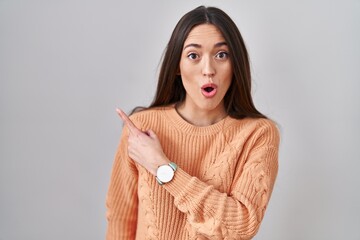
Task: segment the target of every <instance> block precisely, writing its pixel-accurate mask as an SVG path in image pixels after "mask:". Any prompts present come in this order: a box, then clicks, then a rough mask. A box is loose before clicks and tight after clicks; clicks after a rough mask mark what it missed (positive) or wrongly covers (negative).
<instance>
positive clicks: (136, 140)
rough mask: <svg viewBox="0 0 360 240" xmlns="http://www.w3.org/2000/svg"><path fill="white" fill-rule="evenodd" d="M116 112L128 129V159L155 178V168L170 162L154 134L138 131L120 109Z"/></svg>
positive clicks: (150, 131) (149, 131)
mask: <svg viewBox="0 0 360 240" xmlns="http://www.w3.org/2000/svg"><path fill="white" fill-rule="evenodd" d="M116 112H117V113H118V114H119V116H120V118H121V119H122V120H123V121H124V123H125V125H126V126H127V128H128V129H129V138H128V154H129V157H130V158H132V159H133V160H134V161H135V162H137V163H138V164H140V165H141V166H143V167H144V168H146V169H147V170H148V171H149V172H150V173H151V174H152V175H154V176H156V170H157V168H158V167H159V166H160V165H164V164H168V163H169V162H170V161H169V159H168V158H167V157H166V156H165V154H164V152H163V150H162V147H161V144H160V141H159V139H158V138H157V136H156V134H155V133H154V132H153V131H152V130H148V131H146V132H143V131H141V130H140V129H138V128H137V127H136V126H135V125H134V123H133V122H132V121H131V120H130V119H129V117H128V116H127V115H126V114H125V113H124V112H123V111H122V110H121V109H116Z"/></svg>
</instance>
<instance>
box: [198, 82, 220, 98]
mask: <svg viewBox="0 0 360 240" xmlns="http://www.w3.org/2000/svg"><path fill="white" fill-rule="evenodd" d="M216 89H217V85H216V84H213V83H208V84H205V85H203V86H202V87H201V93H202V94H203V95H204V97H206V98H212V97H213V96H215V94H216V92H217V90H216Z"/></svg>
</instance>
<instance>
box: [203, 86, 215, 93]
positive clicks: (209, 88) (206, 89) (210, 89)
mask: <svg viewBox="0 0 360 240" xmlns="http://www.w3.org/2000/svg"><path fill="white" fill-rule="evenodd" d="M204 90H205V91H206V92H208V93H209V92H211V91H212V90H214V88H213V87H206V88H204Z"/></svg>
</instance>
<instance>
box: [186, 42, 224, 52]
mask: <svg viewBox="0 0 360 240" xmlns="http://www.w3.org/2000/svg"><path fill="white" fill-rule="evenodd" d="M224 45H227V43H226V42H218V43H216V44H214V47H222V46H224ZM188 47H194V48H201V45H200V44H197V43H190V44H188V45H186V46H185V47H184V49H183V50H185V49H186V48H188Z"/></svg>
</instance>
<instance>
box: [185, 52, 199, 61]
mask: <svg viewBox="0 0 360 240" xmlns="http://www.w3.org/2000/svg"><path fill="white" fill-rule="evenodd" d="M187 57H188V58H190V59H192V60H195V59H197V58H198V55H197V54H196V53H190V54H188V55H187Z"/></svg>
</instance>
